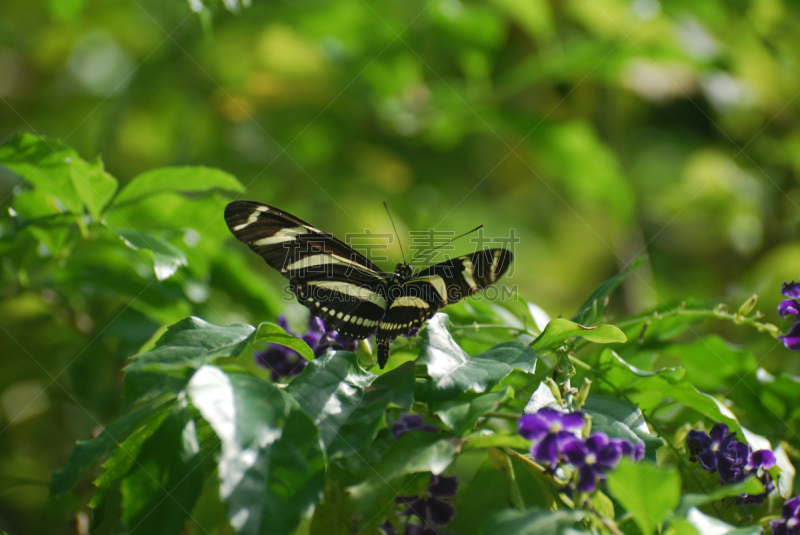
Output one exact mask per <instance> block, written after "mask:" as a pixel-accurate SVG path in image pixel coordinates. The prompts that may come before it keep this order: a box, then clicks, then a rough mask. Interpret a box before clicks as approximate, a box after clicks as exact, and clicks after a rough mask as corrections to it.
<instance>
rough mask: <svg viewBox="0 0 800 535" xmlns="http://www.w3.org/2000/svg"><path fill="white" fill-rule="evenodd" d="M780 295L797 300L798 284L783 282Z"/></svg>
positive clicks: (799, 283) (799, 285)
mask: <svg viewBox="0 0 800 535" xmlns="http://www.w3.org/2000/svg"><path fill="white" fill-rule="evenodd" d="M781 293H782V294H783V295H785V296H786V297H789V298H791V299H797V298H798V297H800V282H794V281H792V282H786V281H783V285H782V286H781Z"/></svg>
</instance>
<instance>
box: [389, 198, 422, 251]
mask: <svg viewBox="0 0 800 535" xmlns="http://www.w3.org/2000/svg"><path fill="white" fill-rule="evenodd" d="M383 207H384V208H386V214H387V215H388V216H389V221H391V222H392V228H393V229H394V235H395V236H397V244H398V245H399V246H400V254H402V255H403V263H404V264H405V263H406V253H405V251H403V243H402V242H401V241H400V235H399V234H398V233H397V227H396V226H394V219H392V214H391V213H389V205H387V204H386V201H383ZM411 261H412V262H413V261H414V259H413V258H412V259H411Z"/></svg>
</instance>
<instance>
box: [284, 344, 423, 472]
mask: <svg viewBox="0 0 800 535" xmlns="http://www.w3.org/2000/svg"><path fill="white" fill-rule="evenodd" d="M287 391H288V393H289V394H290V395H291V396H293V397H294V398H295V400H297V403H298V404H299V405H300V407H301V408H302V409H303V410H304V411H305V412H306V414H308V415H309V416H310V417H311V418H312V419H313V420H314V423H316V425H317V427H319V430H320V433H321V435H322V439H323V441H324V443H325V445H326V448H327V451H328V456H329V457H336V456H338V455H347V454H350V453H353V452H357V451H359V450H361V449H362V448H364V447H365V446H367V445H368V444H369V443H370V442H371V441H372V439H374V438H375V435H376V433H377V430H378V424H379V423H380V422H381V420H382V418H383V415H384V413H385V411H386V408H387V407H388V406H389V404H390V403H392V404H394V405H396V406H399V407H405V408H410V407H411V404H412V403H413V401H414V365H413V364H412V363H411V362H406V363H405V364H403V365H401V366H399V367H398V368H395V369H394V370H392V371H390V372H387V373H385V374H383V375H374V374H372V373H369V372H368V371H365V370H364V369H362V368H361V367H360V366H359V364H358V359H357V358H356V355H355V353H351V352H348V351H337V352H329V353H327V354H326V355H324V356H322V357H320V358H318V359H316V360H314V361H313V362H311V363H309V365H308V366H307V367H306V369H305V370H303V373H301V374H300V375H298V376H297V377H296V378H295V379H294V380H293V381H292V382H291V384H290V385H289V388H288V390H287Z"/></svg>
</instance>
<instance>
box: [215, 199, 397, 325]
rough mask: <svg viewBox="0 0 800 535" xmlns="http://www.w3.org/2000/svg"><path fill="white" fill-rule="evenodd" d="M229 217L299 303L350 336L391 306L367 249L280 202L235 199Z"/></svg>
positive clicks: (240, 236) (381, 274) (381, 275)
mask: <svg viewBox="0 0 800 535" xmlns="http://www.w3.org/2000/svg"><path fill="white" fill-rule="evenodd" d="M225 221H226V223H227V224H228V228H229V229H230V230H231V232H232V233H233V235H234V236H236V238H237V239H239V240H240V241H243V242H244V243H246V244H247V245H249V246H250V248H251V249H252V250H253V251H255V252H256V253H258V254H259V255H261V257H262V258H263V259H264V260H265V261H266V262H267V264H269V265H270V266H271V267H273V268H274V269H277V270H278V271H279V272H280V273H281V274H282V275H283V276H285V277H286V278H287V279H289V281H290V283H291V284H290V287H291V289H292V291H293V292H294V293H295V295H297V298H298V300H299V301H300V303H301V304H303V305H305V306H306V307H308V308H309V309H310V310H311V313H312V314H315V315H317V316H320V317H321V318H323V319H324V320H325V322H326V323H327V325H328V326H329V327H330V328H332V329H336V330H337V331H338V332H339V333H340V334H342V335H344V336H347V337H349V338H354V339H361V338H367V337H368V336H370V335H371V334H372V333H373V332H375V329H376V328H377V327H378V325H379V323H380V320H381V318H382V317H383V315H384V313H385V312H386V308H387V306H388V304H387V300H386V282H385V280H386V279H387V277H388V275H387V274H386V273H384V272H383V271H382V270H381V269H380V268H378V267H377V266H376V265H375V264H373V263H372V262H370V261H369V260H368V259H367V258H366V257H365V256H364V255H362V254H360V253H359V252H358V251H356V250H355V249H353V248H352V247H350V246H349V245H347V244H345V243H344V242H342V241H340V240H338V239H336V238H335V237H333V236H332V235H330V234H328V233H326V232H323V231H321V230H319V229H318V228H316V227H314V226H312V225H310V224H308V223H306V222H305V221H303V220H302V219H300V218H298V217H295V216H293V215H292V214H289V213H287V212H285V211H283V210H281V209H279V208H275V207H274V206H270V205H267V204H263V203H259V202H254V201H234V202H232V203H230V204H228V206H227V207H226V208H225Z"/></svg>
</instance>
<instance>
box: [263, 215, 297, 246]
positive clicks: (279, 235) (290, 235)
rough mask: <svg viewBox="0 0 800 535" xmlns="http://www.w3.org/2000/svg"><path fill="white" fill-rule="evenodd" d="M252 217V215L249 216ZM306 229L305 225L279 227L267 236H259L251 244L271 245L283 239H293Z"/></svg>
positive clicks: (283, 240)
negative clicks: (258, 238) (259, 237)
mask: <svg viewBox="0 0 800 535" xmlns="http://www.w3.org/2000/svg"><path fill="white" fill-rule="evenodd" d="M251 217H252V216H251ZM307 233H308V230H307V229H306V228H305V227H292V228H285V229H281V230H279V231H278V232H276V233H275V234H274V235H272V236H270V237H269V238H261V239H260V240H256V241H254V242H253V245H273V244H276V243H281V242H285V241H292V240H294V239H295V238H296V237H297V235H298V234H307Z"/></svg>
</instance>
